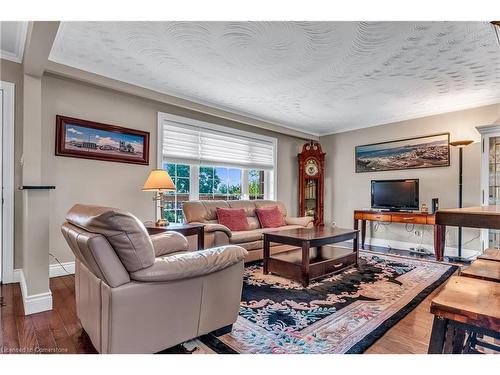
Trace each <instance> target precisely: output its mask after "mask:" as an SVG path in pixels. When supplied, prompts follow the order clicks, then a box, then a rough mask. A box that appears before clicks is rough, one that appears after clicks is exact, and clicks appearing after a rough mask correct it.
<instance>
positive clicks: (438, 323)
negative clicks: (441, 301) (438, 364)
mask: <svg viewBox="0 0 500 375" xmlns="http://www.w3.org/2000/svg"><path fill="white" fill-rule="evenodd" d="M447 329H448V319H444V318H442V317H440V316H434V322H433V323H432V332H431V339H430V341H429V349H428V351H427V353H428V354H442V353H443V348H444V342H445V339H446V331H447Z"/></svg>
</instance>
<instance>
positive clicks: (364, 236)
mask: <svg viewBox="0 0 500 375" xmlns="http://www.w3.org/2000/svg"><path fill="white" fill-rule="evenodd" d="M365 238H366V220H361V248H362V249H363V250H364V249H365Z"/></svg>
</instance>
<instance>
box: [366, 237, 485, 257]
mask: <svg viewBox="0 0 500 375" xmlns="http://www.w3.org/2000/svg"><path fill="white" fill-rule="evenodd" d="M365 244H366V245H373V246H381V247H388V248H394V249H400V250H411V248H412V247H413V248H414V249H416V248H418V247H419V244H418V243H412V242H404V241H394V240H386V239H384V238H370V237H367V238H366V241H365ZM422 247H423V248H426V249H428V250H430V251H431V252H432V253H434V246H433V245H429V244H422ZM444 254H445V255H452V256H456V255H458V254H457V248H456V247H450V246H447V247H446V248H445V249H444ZM479 254H480V251H477V250H473V249H462V255H463V256H464V257H465V258H468V257H473V256H477V255H479Z"/></svg>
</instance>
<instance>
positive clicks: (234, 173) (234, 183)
mask: <svg viewBox="0 0 500 375" xmlns="http://www.w3.org/2000/svg"><path fill="white" fill-rule="evenodd" d="M241 173H242V170H241V169H237V168H224V167H200V172H199V190H198V191H199V199H200V200H216V199H222V200H234V199H241Z"/></svg>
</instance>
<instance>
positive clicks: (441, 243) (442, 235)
mask: <svg viewBox="0 0 500 375" xmlns="http://www.w3.org/2000/svg"><path fill="white" fill-rule="evenodd" d="M445 245H446V226H445V225H434V252H435V256H436V260H438V261H442V260H443V255H444V248H445Z"/></svg>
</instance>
